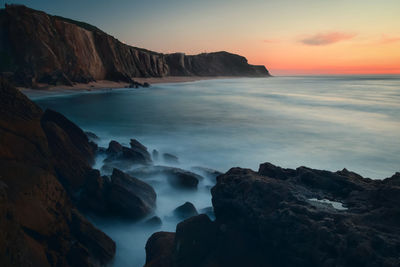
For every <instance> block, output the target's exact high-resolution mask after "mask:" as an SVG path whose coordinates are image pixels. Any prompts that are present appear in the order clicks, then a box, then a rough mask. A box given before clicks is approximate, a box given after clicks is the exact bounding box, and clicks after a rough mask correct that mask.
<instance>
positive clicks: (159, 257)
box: [145, 232, 175, 267]
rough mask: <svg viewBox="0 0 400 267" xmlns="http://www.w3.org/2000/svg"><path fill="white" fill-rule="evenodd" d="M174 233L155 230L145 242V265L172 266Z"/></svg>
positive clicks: (153, 266) (150, 266)
mask: <svg viewBox="0 0 400 267" xmlns="http://www.w3.org/2000/svg"><path fill="white" fill-rule="evenodd" d="M174 237H175V233H169V232H157V233H154V234H152V235H151V237H150V238H149V239H148V240H147V243H146V264H145V267H172V251H173V249H174Z"/></svg>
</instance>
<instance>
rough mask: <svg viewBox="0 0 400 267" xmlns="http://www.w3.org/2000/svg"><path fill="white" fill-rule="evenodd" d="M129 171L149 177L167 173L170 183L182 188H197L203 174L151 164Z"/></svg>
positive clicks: (135, 174)
mask: <svg viewBox="0 0 400 267" xmlns="http://www.w3.org/2000/svg"><path fill="white" fill-rule="evenodd" d="M129 173H130V174H131V175H133V176H137V177H139V178H143V179H146V178H149V177H152V176H156V175H165V176H166V177H167V181H168V183H169V184H171V185H172V186H174V187H176V188H181V189H196V188H197V185H198V183H199V180H201V179H203V177H202V176H200V175H198V174H195V173H193V172H189V171H185V170H182V169H179V168H174V167H166V166H150V167H143V168H137V169H134V170H132V171H129Z"/></svg>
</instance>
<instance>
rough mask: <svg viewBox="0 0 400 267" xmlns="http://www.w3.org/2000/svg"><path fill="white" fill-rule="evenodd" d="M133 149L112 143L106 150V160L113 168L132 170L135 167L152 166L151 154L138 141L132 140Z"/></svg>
mask: <svg viewBox="0 0 400 267" xmlns="http://www.w3.org/2000/svg"><path fill="white" fill-rule="evenodd" d="M130 145H131V147H130V148H129V147H126V146H123V145H121V144H120V143H118V142H117V141H114V140H113V141H111V142H110V143H109V145H108V148H107V150H106V153H107V158H106V159H105V160H104V162H105V163H107V164H108V165H109V166H111V167H112V168H122V169H125V168H130V167H132V166H133V165H138V164H139V165H148V164H151V163H152V161H151V157H150V153H149V152H148V151H147V148H146V147H145V146H143V145H142V144H140V143H139V142H138V141H137V140H135V139H131V143H130Z"/></svg>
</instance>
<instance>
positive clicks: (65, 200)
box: [0, 79, 115, 266]
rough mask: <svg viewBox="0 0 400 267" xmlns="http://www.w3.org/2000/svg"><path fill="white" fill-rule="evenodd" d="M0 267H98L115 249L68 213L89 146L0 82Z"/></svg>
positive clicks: (86, 172) (77, 132)
mask: <svg viewBox="0 0 400 267" xmlns="http://www.w3.org/2000/svg"><path fill="white" fill-rule="evenodd" d="M0 96H1V98H0V229H1V231H0V266H104V265H106V264H107V263H108V262H109V261H110V260H111V259H112V258H113V256H114V254H115V243H114V241H112V240H111V239H110V238H109V237H108V236H107V235H105V234H104V233H103V232H101V231H100V230H98V229H97V228H95V227H94V226H93V225H92V224H91V223H89V222H88V221H87V220H86V219H85V218H84V217H83V216H82V215H81V214H80V213H79V211H78V210H77V209H76V207H75V204H74V202H75V196H76V193H77V192H79V191H81V188H82V186H83V185H84V184H87V183H88V179H90V174H91V172H92V171H93V170H92V169H91V168H90V161H91V160H93V156H94V154H93V153H94V151H95V149H96V146H95V145H94V144H93V143H90V142H89V141H88V138H87V137H86V135H84V133H83V132H82V130H81V129H79V128H78V127H77V126H76V125H74V124H73V123H71V122H70V121H69V120H67V119H66V118H65V117H63V116H62V115H61V114H59V113H56V112H52V111H46V112H43V111H42V110H41V109H40V108H39V107H38V106H36V105H35V104H34V103H33V102H31V101H30V100H29V99H28V98H27V97H26V96H24V95H23V94H22V93H20V92H19V91H18V90H17V89H15V88H13V87H12V86H11V85H10V84H8V83H7V82H5V81H4V80H3V79H0Z"/></svg>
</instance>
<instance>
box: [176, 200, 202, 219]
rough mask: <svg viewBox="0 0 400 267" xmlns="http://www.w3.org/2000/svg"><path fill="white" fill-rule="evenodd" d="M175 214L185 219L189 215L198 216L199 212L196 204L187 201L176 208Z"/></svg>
mask: <svg viewBox="0 0 400 267" xmlns="http://www.w3.org/2000/svg"><path fill="white" fill-rule="evenodd" d="M173 214H174V215H175V216H176V217H178V218H179V219H181V220H185V219H187V218H189V217H192V216H196V215H198V214H199V213H198V212H197V210H196V208H195V206H194V205H193V204H192V203H190V202H185V204H183V205H181V206H179V207H177V208H176V209H174V211H173Z"/></svg>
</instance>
